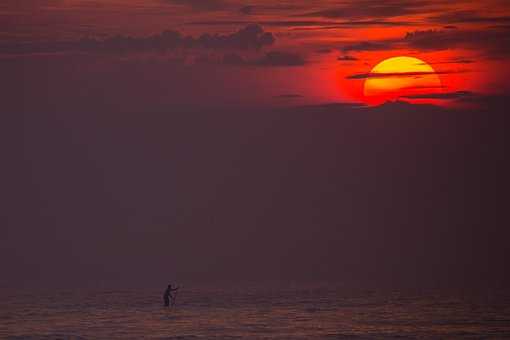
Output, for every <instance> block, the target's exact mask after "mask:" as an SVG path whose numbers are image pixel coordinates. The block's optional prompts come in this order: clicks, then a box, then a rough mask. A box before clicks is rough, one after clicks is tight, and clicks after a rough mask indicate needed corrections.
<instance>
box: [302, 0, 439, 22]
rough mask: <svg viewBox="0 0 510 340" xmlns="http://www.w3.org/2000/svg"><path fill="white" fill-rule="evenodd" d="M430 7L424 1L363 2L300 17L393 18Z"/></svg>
mask: <svg viewBox="0 0 510 340" xmlns="http://www.w3.org/2000/svg"><path fill="white" fill-rule="evenodd" d="M428 6H430V2H429V1H422V0H388V1H380V0H362V1H354V2H349V3H344V4H342V5H339V6H335V7H331V8H327V9H323V10H319V11H315V12H308V13H304V14H300V15H298V16H301V17H322V18H330V19H333V18H335V19H338V18H342V19H366V18H392V17H398V16H403V15H409V14H416V13H420V12H422V11H423V9H424V8H426V7H428Z"/></svg>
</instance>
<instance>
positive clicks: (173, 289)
mask: <svg viewBox="0 0 510 340" xmlns="http://www.w3.org/2000/svg"><path fill="white" fill-rule="evenodd" d="M179 288H181V287H177V288H174V289H172V291H176V290H178V289H179Z"/></svg>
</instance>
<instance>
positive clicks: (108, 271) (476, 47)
mask: <svg viewBox="0 0 510 340" xmlns="http://www.w3.org/2000/svg"><path fill="white" fill-rule="evenodd" d="M509 29H510V6H509V5H508V3H507V2H506V1H478V2H476V3H475V2H472V1H456V2H455V3H452V2H445V1H434V0H391V1H379V0H378V1H374V0H362V1H313V2H311V1H278V2H277V1H261V0H254V1H249V2H242V1H229V0H196V1H195V0H146V1H142V0H131V1H120V0H119V1H116V0H108V1H106V0H105V1H73V0H26V1H11V0H7V1H5V0H4V1H2V3H1V4H0V88H1V90H2V93H3V95H2V101H1V104H0V105H1V106H0V107H1V109H2V114H3V115H4V116H5V117H6V118H7V120H6V122H7V124H3V126H2V127H3V129H2V131H3V133H2V135H3V137H4V138H3V139H2V140H3V141H4V140H5V141H4V143H2V144H3V145H4V146H5V152H4V154H5V157H6V158H5V162H4V164H5V165H4V167H3V174H4V175H3V176H2V178H3V184H2V187H3V188H4V189H3V190H2V191H3V194H2V196H1V197H2V202H3V203H2V207H3V210H5V213H2V215H3V216H4V217H3V219H2V225H1V236H2V237H1V238H0V258H1V260H0V264H1V265H2V268H3V273H2V275H1V278H0V285H4V286H19V285H21V286H30V285H34V284H37V285H46V284H62V285H74V284H77V283H82V284H83V283H87V284H88V283H92V284H93V283H95V282H121V281H122V280H124V282H123V283H119V284H125V283H126V282H137V283H141V284H143V283H144V282H148V284H155V283H156V284H157V283H158V282H163V284H164V283H166V281H167V280H177V281H181V282H185V281H189V282H197V281H199V282H212V281H217V280H226V281H229V280H230V281H242V280H283V281H289V280H290V281H292V280H298V281H299V280H306V281H313V280H323V279H328V280H337V281H342V282H349V283H354V284H356V283H364V284H374V285H377V284H379V283H380V284H383V283H384V284H386V285H388V284H389V285H392V284H394V285H407V284H420V283H422V284H424V285H425V284H427V285H430V284H435V283H441V284H449V283H451V284H454V283H455V284H467V285H469V284H471V283H477V284H487V285H497V284H500V283H501V282H507V280H508V277H507V276H508V274H507V273H506V272H505V271H504V263H505V259H506V258H508V255H510V252H509V247H508V244H507V241H506V240H507V239H508V237H509V236H510V234H509V232H508V230H507V226H508V222H509V220H508V216H507V213H506V211H505V208H506V204H505V194H506V193H507V192H508V190H509V189H510V187H509V181H508V177H507V176H508V173H509V170H510V169H509V168H508V165H507V164H506V162H505V157H504V156H505V150H506V149H505V146H506V145H505V142H506V141H505V136H504V135H505V133H506V132H507V131H506V130H507V129H508V118H507V117H506V114H505V106H506V101H505V98H506V97H507V96H508V94H509V90H510V89H509V86H508V76H509V72H510V71H509V67H508V66H509V57H510V49H509V48H508V46H510V34H509V33H510V30H509ZM395 56H413V57H416V58H419V59H420V60H422V61H424V63H426V64H427V65H430V66H431V67H432V68H433V70H434V74H435V76H436V75H437V77H439V78H440V86H437V88H434V89H433V88H432V87H424V88H420V89H419V92H416V93H414V92H413V95H406V96H404V95H403V96H402V97H401V98H399V100H400V102H398V103H388V104H385V105H383V106H379V107H374V106H370V105H369V106H366V104H372V103H371V102H370V100H369V99H367V98H366V96H365V95H364V91H363V88H364V84H365V82H366V79H367V78H370V77H372V76H373V73H371V70H372V69H373V67H374V66H375V65H376V64H378V63H379V62H381V61H383V60H385V59H386V58H390V57H395ZM426 76H427V75H426V74H422V73H413V72H411V73H410V74H407V75H406V77H411V78H417V79H418V78H420V77H421V78H423V77H426ZM389 77H394V75H389ZM331 103H335V104H331ZM420 104H426V105H420ZM11 123H12V124H11ZM11 126H12V128H11Z"/></svg>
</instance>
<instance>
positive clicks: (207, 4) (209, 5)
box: [165, 0, 227, 11]
mask: <svg viewBox="0 0 510 340" xmlns="http://www.w3.org/2000/svg"><path fill="white" fill-rule="evenodd" d="M165 2H167V3H172V4H176V5H185V6H189V7H191V8H193V9H194V10H199V11H215V10H220V9H224V8H225V7H227V3H226V2H225V1H223V0H165Z"/></svg>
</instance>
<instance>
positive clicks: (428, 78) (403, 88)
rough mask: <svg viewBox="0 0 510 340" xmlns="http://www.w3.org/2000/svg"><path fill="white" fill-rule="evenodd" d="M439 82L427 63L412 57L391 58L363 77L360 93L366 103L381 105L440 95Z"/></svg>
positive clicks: (437, 76)
mask: <svg viewBox="0 0 510 340" xmlns="http://www.w3.org/2000/svg"><path fill="white" fill-rule="evenodd" d="M441 89H442V86H441V80H440V79H439V75H438V74H437V72H436V71H435V70H434V69H433V68H432V66H430V65H429V64H428V63H426V62H424V61H423V60H421V59H418V58H414V57H406V56H399V57H392V58H388V59H385V60H383V61H381V62H380V63H378V64H377V65H375V66H374V68H372V70H371V71H370V73H368V74H367V75H366V79H365V84H364V87H363V94H364V96H365V99H366V100H367V102H369V103H372V104H378V103H382V102H385V101H388V100H396V99H399V98H412V97H413V96H417V95H420V94H424V93H437V92H441Z"/></svg>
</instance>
